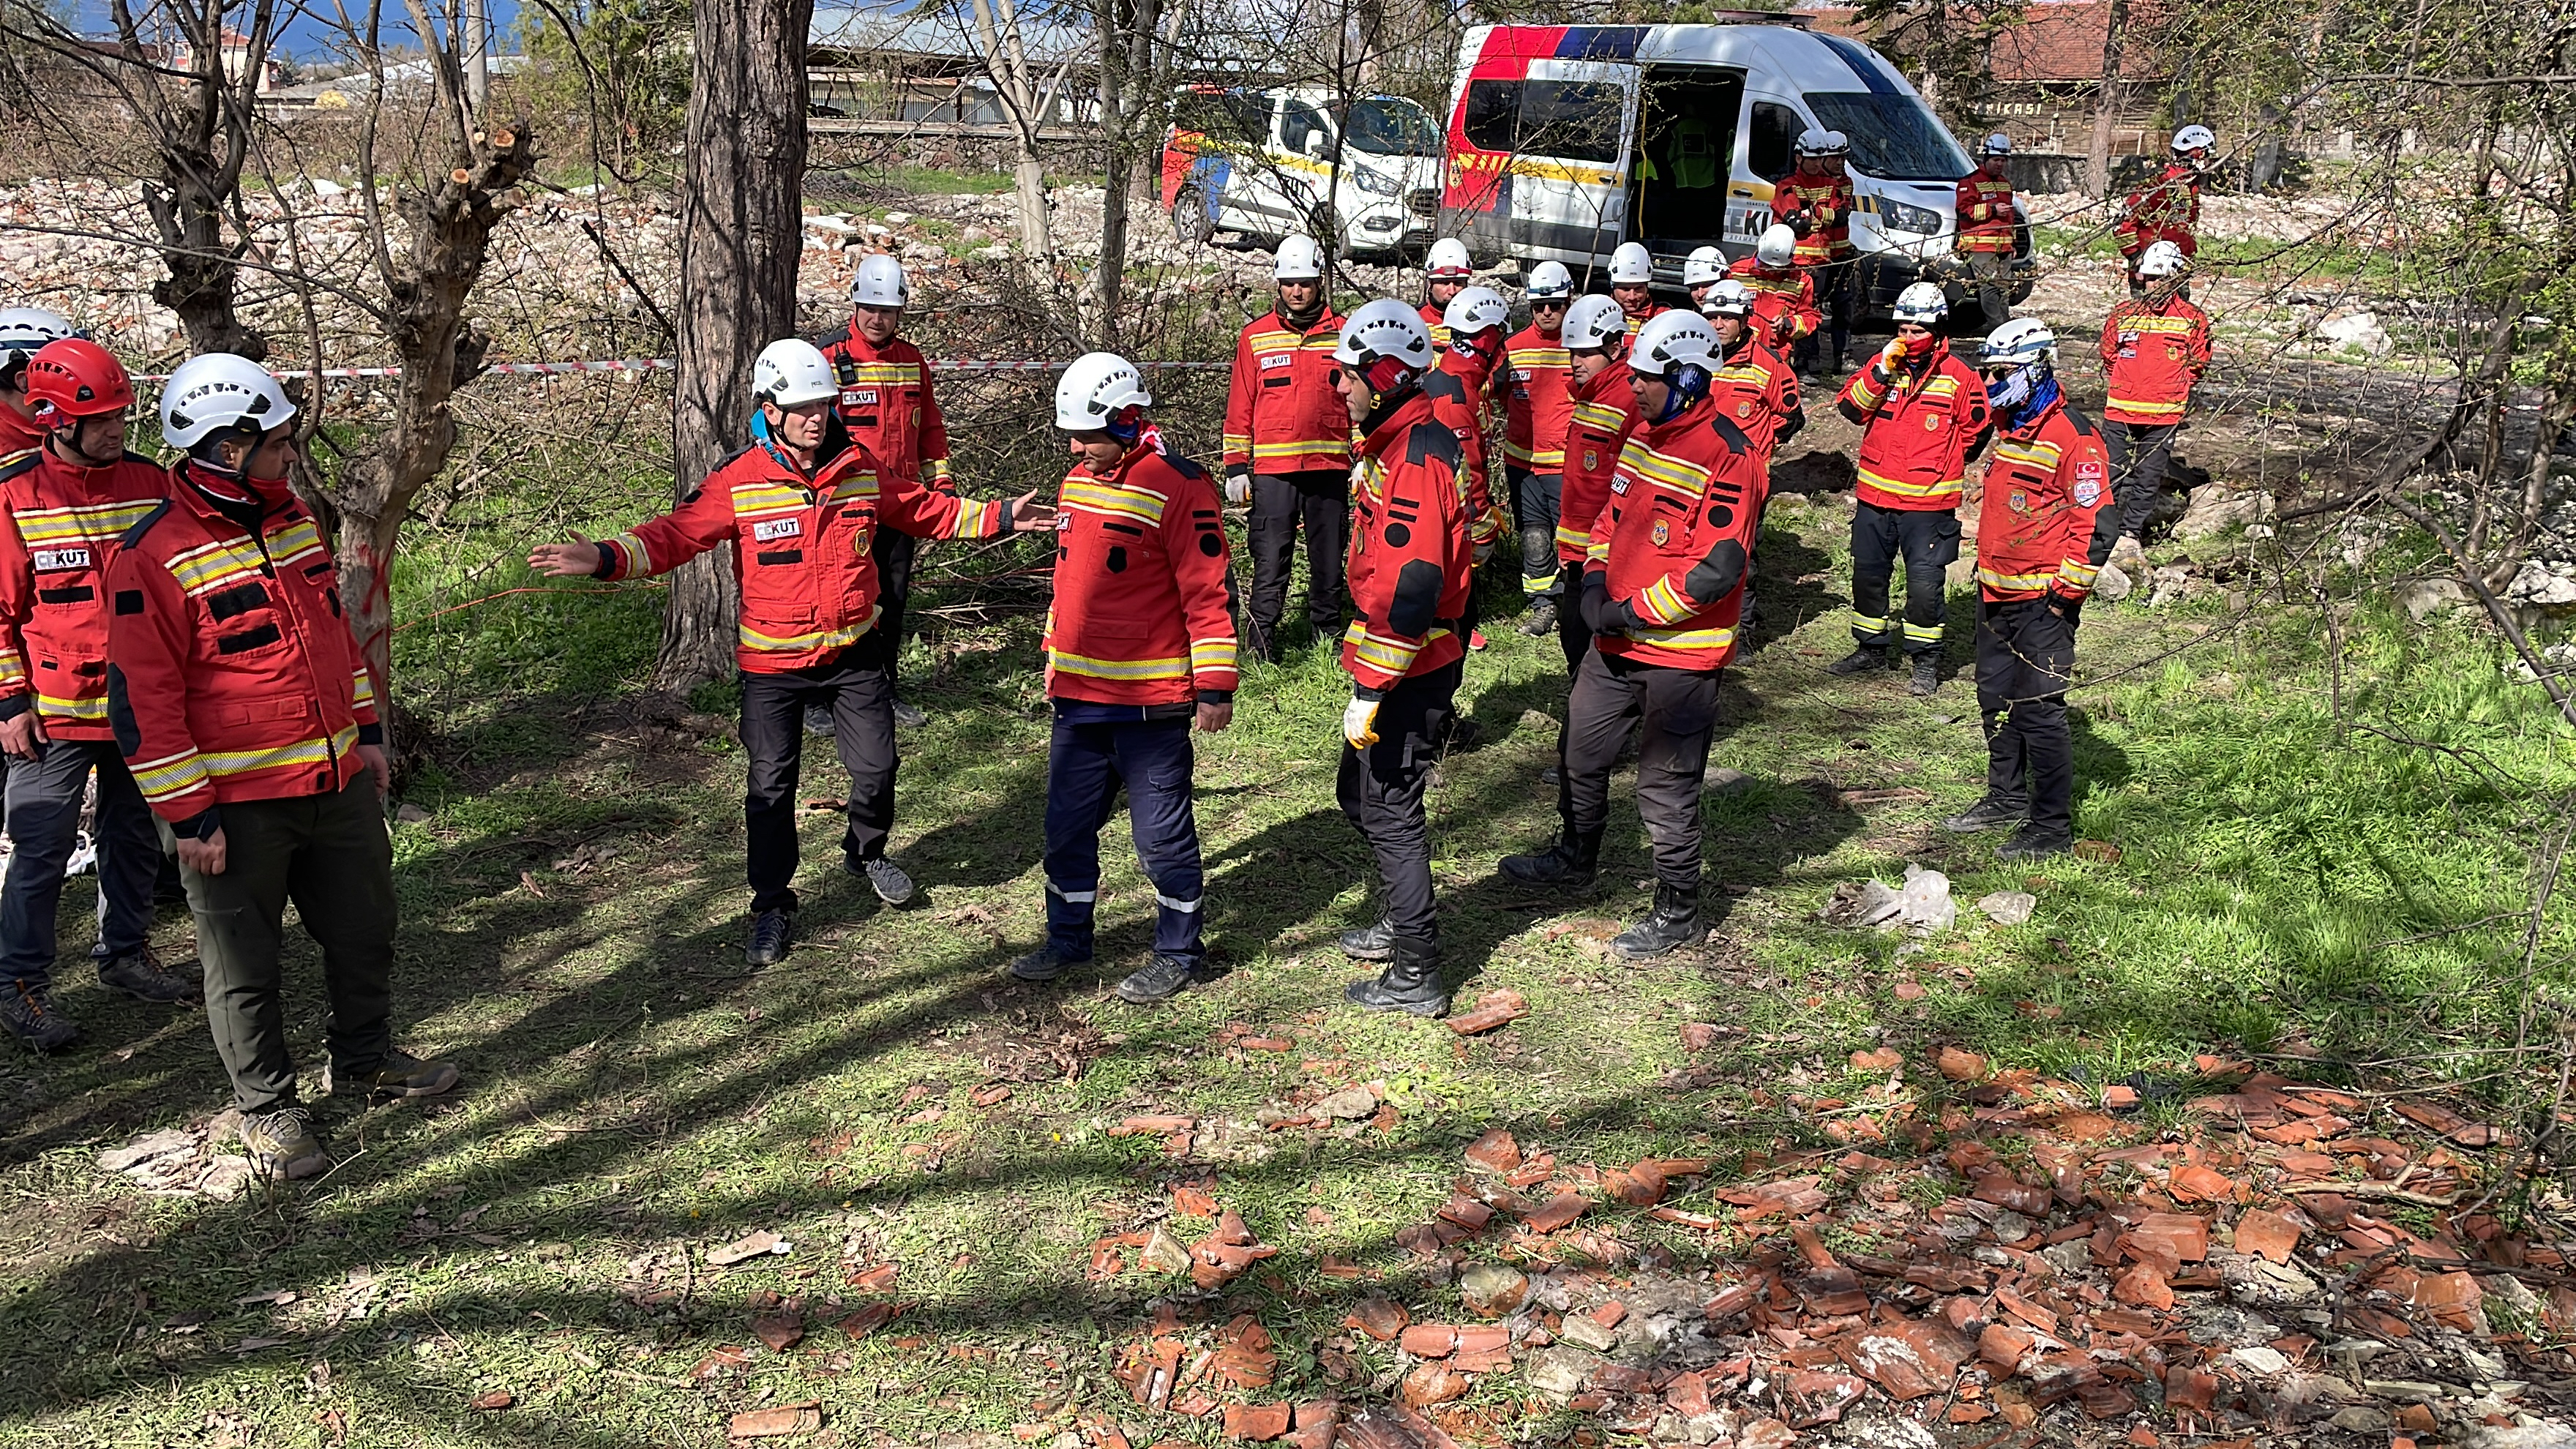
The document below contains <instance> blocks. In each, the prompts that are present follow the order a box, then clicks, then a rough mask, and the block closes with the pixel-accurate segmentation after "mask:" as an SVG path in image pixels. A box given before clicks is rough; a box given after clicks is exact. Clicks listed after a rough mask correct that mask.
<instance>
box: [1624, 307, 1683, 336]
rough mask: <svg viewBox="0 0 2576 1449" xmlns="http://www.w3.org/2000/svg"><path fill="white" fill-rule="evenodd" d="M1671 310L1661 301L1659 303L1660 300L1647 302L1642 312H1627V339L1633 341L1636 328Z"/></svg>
mask: <svg viewBox="0 0 2576 1449" xmlns="http://www.w3.org/2000/svg"><path fill="white" fill-rule="evenodd" d="M1671 310H1673V309H1672V308H1670V307H1667V306H1665V305H1664V304H1663V303H1661V302H1649V303H1647V304H1646V310H1645V311H1643V312H1630V313H1628V314H1627V318H1628V337H1629V340H1630V341H1634V340H1636V336H1637V333H1638V330H1639V329H1641V328H1643V327H1644V326H1645V325H1646V324H1647V323H1649V322H1652V321H1654V320H1655V319H1656V318H1658V317H1661V316H1662V315H1664V314H1665V313H1667V312H1669V311H1671Z"/></svg>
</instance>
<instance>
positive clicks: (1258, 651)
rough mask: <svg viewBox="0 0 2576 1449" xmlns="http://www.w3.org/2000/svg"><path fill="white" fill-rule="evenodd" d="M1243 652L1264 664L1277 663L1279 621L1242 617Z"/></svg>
mask: <svg viewBox="0 0 2576 1449" xmlns="http://www.w3.org/2000/svg"><path fill="white" fill-rule="evenodd" d="M1243 652H1244V653H1246V654H1249V655H1251V656H1252V657H1253V658H1255V659H1258V660H1260V661H1261V662H1262V663H1264V664H1276V663H1278V662H1279V621H1278V620H1276V619H1257V618H1254V617H1253V616H1252V615H1250V614H1246V615H1244V616H1243Z"/></svg>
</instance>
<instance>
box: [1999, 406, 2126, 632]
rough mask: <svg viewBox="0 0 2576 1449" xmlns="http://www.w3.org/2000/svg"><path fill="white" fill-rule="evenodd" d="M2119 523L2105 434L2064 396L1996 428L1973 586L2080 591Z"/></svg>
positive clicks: (2017, 592) (2017, 595)
mask: <svg viewBox="0 0 2576 1449" xmlns="http://www.w3.org/2000/svg"><path fill="white" fill-rule="evenodd" d="M2119 531H2120V519H2119V513H2118V510H2116V509H2114V508H2113V507H2112V506H2111V467H2110V464H2109V462H2108V461H2107V460H2106V459H2105V458H2104V457H2103V454H2102V440H2101V439H2100V438H2099V437H2097V436H2095V435H2094V432H2093V425H2092V424H2091V423H2089V422H2086V421H2085V420H2084V416H2083V414H2081V413H2078V412H2076V411H2075V410H2074V409H2073V408H2070V407H2068V406H2067V405H2066V403H2065V400H2064V399H2063V398H2061V399H2059V400H2058V401H2056V402H2053V403H2051V404H2049V405H2048V407H2046V408H2045V409H2043V410H2041V412H2040V414H2039V416H2037V417H2035V418H2032V419H2030V420H2029V421H2027V422H2025V423H2023V424H2022V425H2021V426H2020V427H2018V428H2015V429H2013V430H2012V431H2011V432H2008V433H1998V434H1997V435H1996V437H1995V452H1994V457H1993V459H1992V460H1990V461H1989V462H1988V463H1987V464H1986V477H1985V496H1984V498H1983V499H1982V500H1981V501H1980V502H1979V504H1978V505H1977V587H1978V589H1979V591H1980V592H1981V593H1982V594H1983V595H1984V596H1985V598H1986V599H1988V600H1989V601H1992V602H1997V603H2000V602H2003V601H2005V600H2009V599H2035V598H2038V597H2039V596H2040V595H2041V594H2055V595H2057V596H2058V597H2060V598H2064V599H2082V598H2083V597H2084V596H2085V595H2086V594H2087V593H2089V592H2091V590H2092V588H2093V576H2094V575H2095V574H2096V573H2099V572H2100V571H2101V569H2102V561H2103V560H2104V559H2107V558H2109V557H2110V556H2111V545H2112V544H2113V543H2115V542H2117V541H2118V538H2119Z"/></svg>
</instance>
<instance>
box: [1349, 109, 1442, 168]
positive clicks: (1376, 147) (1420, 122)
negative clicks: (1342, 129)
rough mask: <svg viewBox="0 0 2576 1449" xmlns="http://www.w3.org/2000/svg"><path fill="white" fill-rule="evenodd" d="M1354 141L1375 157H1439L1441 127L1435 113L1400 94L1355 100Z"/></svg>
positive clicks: (1351, 133) (1352, 116) (1352, 135)
mask: <svg viewBox="0 0 2576 1449" xmlns="http://www.w3.org/2000/svg"><path fill="white" fill-rule="evenodd" d="M1349 134H1350V143H1351V144H1352V145H1353V146H1356V147H1358V148H1359V149H1360V150H1362V151H1366V152H1367V153H1369V154H1370V155H1372V156H1437V155H1439V154H1440V128H1439V127H1438V126H1436V125H1434V124H1433V123H1432V120H1431V113H1430V112H1429V111H1426V110H1424V109H1423V108H1422V107H1420V106H1418V105H1416V104H1414V103H1413V102H1411V101H1408V100H1405V99H1403V98H1402V97H1399V96H1372V97H1370V98H1369V99H1367V100H1364V101H1353V102H1351V127H1350V133H1349Z"/></svg>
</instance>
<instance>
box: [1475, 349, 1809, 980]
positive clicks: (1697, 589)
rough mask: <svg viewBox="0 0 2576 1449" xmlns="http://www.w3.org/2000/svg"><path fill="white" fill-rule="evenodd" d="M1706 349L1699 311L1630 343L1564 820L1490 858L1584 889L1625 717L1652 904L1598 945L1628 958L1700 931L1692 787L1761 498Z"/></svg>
mask: <svg viewBox="0 0 2576 1449" xmlns="http://www.w3.org/2000/svg"><path fill="white" fill-rule="evenodd" d="M1717 346H1718V343H1717V336H1716V334H1715V333H1714V332H1713V331H1712V330H1710V328H1709V325H1708V323H1707V321H1706V320H1704V319H1702V318H1699V317H1694V316H1692V315H1691V314H1690V313H1688V312H1679V311H1676V312H1667V313H1665V314H1664V315H1663V316H1660V317H1657V318H1656V319H1655V320H1653V321H1652V322H1649V323H1647V324H1646V325H1645V327H1644V328H1643V329H1642V330H1640V331H1639V332H1638V333H1637V341H1636V345H1635V346H1634V347H1633V348H1632V349H1630V351H1629V354H1628V376H1629V386H1630V387H1631V388H1632V389H1633V390H1634V391H1635V393H1636V399H1637V415H1638V417H1639V419H1640V420H1641V421H1640V425H1639V427H1638V429H1637V432H1636V434H1635V435H1634V436H1633V437H1631V438H1630V439H1629V440H1628V446H1627V449H1626V451H1625V452H1624V453H1623V454H1622V455H1621V457H1620V460H1619V472H1618V476H1617V478H1616V479H1614V480H1613V481H1612V483H1611V485H1610V489H1611V499H1610V506H1609V507H1608V508H1606V509H1604V510H1603V511H1602V512H1601V513H1600V515H1599V516H1597V517H1596V518H1595V519H1594V520H1593V524H1592V540H1591V548H1590V553H1589V559H1588V562H1587V563H1586V566H1585V570H1584V574H1583V611H1584V614H1585V616H1586V617H1587V618H1588V619H1589V620H1590V621H1591V624H1592V629H1593V635H1594V652H1593V653H1592V654H1591V655H1590V656H1589V657H1587V658H1586V659H1585V660H1584V661H1583V668H1582V671H1581V672H1580V673H1578V674H1577V675H1575V677H1574V692H1573V693H1572V694H1571V695H1569V696H1568V697H1567V699H1566V703H1565V729H1564V732H1563V733H1562V734H1561V735H1560V736H1559V737H1558V740H1557V758H1558V760H1559V771H1558V784H1557V811H1558V814H1559V815H1560V816H1561V817H1562V818H1563V822H1564V823H1563V827H1562V829H1561V830H1560V832H1559V833H1558V836H1557V839H1556V843H1555V845H1553V846H1552V847H1550V848H1549V849H1547V850H1543V851H1540V852H1538V853H1536V854H1534V855H1514V856H1506V857H1504V859H1503V861H1502V872H1503V874H1504V875H1506V876H1508V877H1510V878H1511V879H1512V880H1515V881H1518V882H1520V883H1521V884H1524V885H1549V886H1583V885H1590V884H1591V883H1592V878H1593V876H1594V875H1595V874H1596V873H1597V872H1598V870H1599V869H1600V862H1601V835H1602V831H1603V829H1604V827H1605V825H1606V823H1607V821H1608V818H1609V809H1610V772H1611V768H1612V766H1613V765H1614V764H1615V763H1616V761H1617V760H1618V757H1619V750H1620V746H1621V745H1622V743H1624V742H1625V741H1626V739H1627V737H1628V731H1629V728H1630V727H1631V726H1632V725H1636V726H1639V736H1638V745H1637V813H1638V814H1639V815H1640V816H1642V817H1643V818H1644V820H1645V824H1646V833H1647V835H1648V836H1649V837H1650V838H1651V839H1652V840H1653V841H1654V854H1655V906H1654V910H1653V912H1652V913H1651V914H1649V915H1648V916H1647V917H1646V919H1644V920H1643V921H1640V922H1638V923H1637V924H1636V925H1635V926H1633V927H1630V928H1629V929H1628V930H1627V931H1625V932H1624V933H1622V934H1621V935H1620V936H1619V937H1618V939H1616V940H1614V941H1612V942H1611V943H1610V948H1611V950H1612V951H1614V952H1616V953H1617V954H1618V955H1620V956H1621V957H1623V958H1625V959H1628V960H1632V961H1633V960H1642V959H1644V958H1646V957H1649V956H1661V955H1663V954H1664V953H1666V952H1668V951H1671V950H1673V949H1674V948H1675V947H1677V946H1681V945H1683V944H1685V943H1687V942H1689V941H1691V940H1694V939H1696V938H1697V937H1698V935H1699V879H1700V818H1699V805H1700V786H1701V782H1702V780H1703V779H1704V778H1705V776H1706V774H1707V771H1708V747H1709V737H1710V735H1711V733H1712V732H1713V731H1714V729H1715V726H1716V723H1717V684H1718V678H1719V675H1720V673H1721V672H1722V671H1723V670H1724V669H1725V668H1726V665H1727V662H1728V661H1729V660H1731V659H1733V658H1734V657H1735V630H1736V618H1737V606H1738V603H1739V601H1740V599H1741V598H1742V596H1743V589H1744V581H1745V578H1746V574H1747V570H1748V568H1749V567H1750V561H1751V557H1752V545H1753V529H1754V521H1755V516H1756V515H1757V513H1758V512H1759V510H1760V504H1761V495H1762V469H1761V462H1760V458H1759V456H1758V454H1757V452H1756V448H1755V445H1754V442H1753V440H1752V438H1750V437H1749V436H1747V435H1746V434H1745V432H1744V431H1743V430H1742V429H1741V428H1738V427H1737V426H1736V425H1735V422H1734V420H1733V419H1731V418H1729V417H1727V416H1726V415H1725V414H1724V413H1722V412H1720V411H1718V409H1717V408H1716V407H1714V406H1713V405H1712V404H1711V399H1710V391H1709V385H1710V379H1711V376H1712V374H1713V373H1714V371H1715V370H1716V368H1717V366H1718V363H1719V355H1718V351H1717Z"/></svg>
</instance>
